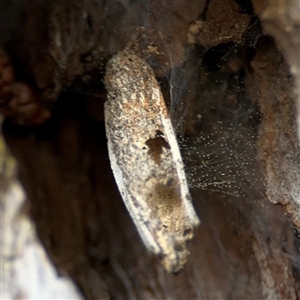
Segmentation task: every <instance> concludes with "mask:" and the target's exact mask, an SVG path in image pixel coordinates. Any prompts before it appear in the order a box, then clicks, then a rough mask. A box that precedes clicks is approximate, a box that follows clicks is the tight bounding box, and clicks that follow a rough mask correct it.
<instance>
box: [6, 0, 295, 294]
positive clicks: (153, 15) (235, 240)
mask: <svg viewBox="0 0 300 300" xmlns="http://www.w3.org/2000/svg"><path fill="white" fill-rule="evenodd" d="M252 2H253V3H252ZM252 2H250V1H234V0H226V1H224V0H209V1H199V0H198V1H196V0H195V1H180V0H175V1H151V2H149V3H148V2H145V1H123V0H122V1H121V0H120V1H117V0H115V1H98V2H94V1H90V0H84V1H76V0H74V1H71V2H70V1H52V2H51V4H47V3H45V2H43V1H30V2H27V1H19V0H15V1H13V2H11V3H12V4H10V5H8V4H7V3H4V1H2V2H1V3H0V4H1V6H0V8H1V9H0V11H1V13H0V20H1V21H0V32H1V34H0V42H1V47H2V50H1V53H0V103H1V111H2V115H3V116H4V117H5V118H6V119H5V121H4V123H3V135H4V137H2V138H1V151H2V152H1V157H2V162H1V213H2V216H1V217H2V223H1V231H2V239H1V268H2V277H3V279H2V280H3V284H2V289H3V290H2V291H1V292H2V296H3V295H4V298H5V297H6V298H9V299H30V298H34V297H36V298H42V297H48V298H51V299H56V298H57V299H58V298H63V297H64V298H69V299H71V298H76V299H298V298H300V263H299V261H300V250H299V249H300V235H299V230H300V185H299V182H300V170H299V168H300V161H299V158H300V152H299V135H297V132H298V131H299V126H298V123H297V122H299V120H300V119H299V115H300V114H299V108H298V106H299V105H298V103H299V102H300V100H299V99H300V92H299V91H300V87H299V82H300V77H299V74H300V63H299V56H298V54H299V47H300V46H299V45H300V44H299V36H300V35H299V34H300V27H299V20H300V9H299V3H298V2H297V1H288V0H286V1H281V2H280V3H279V2H273V1H269V0H265V1H256V0H253V1H252ZM128 45H129V46H130V47H132V48H134V51H135V52H136V53H137V54H138V55H139V56H140V57H141V58H142V59H144V60H145V61H147V62H148V63H149V64H150V66H151V68H152V69H153V70H154V72H155V75H156V77H157V78H158V79H159V81H160V84H161V90H162V92H163V95H164V97H165V101H166V103H167V104H168V106H169V109H170V114H171V117H172V121H173V124H174V127H175V128H176V131H177V133H178V139H179V142H180V145H181V152H182V156H183V160H184V162H185V168H186V173H187V177H188V181H189V185H190V190H191V194H192V198H193V204H194V207H195V209H196V211H197V214H198V215H199V217H200V219H201V225H200V226H199V228H198V230H197V231H196V233H195V236H194V239H193V240H192V241H191V242H190V243H189V245H188V248H189V251H190V253H191V254H190V256H189V259H188V262H187V264H186V266H185V267H184V269H183V271H182V272H181V273H180V274H179V275H177V276H174V275H170V274H167V273H165V272H164V270H163V268H162V266H161V264H160V262H159V259H158V258H156V257H154V256H153V255H151V254H149V253H148V252H147V251H146V248H145V246H144V245H143V243H142V241H141V239H140V237H139V235H138V233H137V230H136V228H135V226H134V224H133V222H132V220H131V219H130V216H129V214H128V212H127V210H126V208H125V206H124V204H123V202H122V199H121V197H120V195H119V192H118V189H117V187H116V184H115V182H114V178H113V175H112V172H111V169H110V163H109V160H108V153H107V146H106V137H105V128H104V122H103V103H104V102H105V100H106V91H105V88H104V86H103V83H102V80H103V74H104V73H105V65H106V62H107V61H108V59H110V58H111V57H112V56H113V55H114V54H116V53H117V52H118V51H120V50H123V49H124V48H125V47H126V46H128ZM297 126H298V127H297ZM9 151H10V152H9ZM9 153H11V155H12V156H13V157H14V158H12V156H11V155H10V154H9ZM32 257H33V258H32ZM53 267H54V268H55V269H53ZM28 274H32V276H29V275H28ZM38 274H39V275H38ZM49 274H50V275H49ZM31 279H32V281H30V280H31ZM12 286H13V287H14V288H11V287H12ZM34 287H36V288H34ZM54 292H56V293H54Z"/></svg>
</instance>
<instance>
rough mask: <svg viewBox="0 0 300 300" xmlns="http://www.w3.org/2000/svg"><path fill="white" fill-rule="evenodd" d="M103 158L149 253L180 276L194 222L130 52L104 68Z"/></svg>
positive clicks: (150, 88)
mask: <svg viewBox="0 0 300 300" xmlns="http://www.w3.org/2000/svg"><path fill="white" fill-rule="evenodd" d="M105 86H106V89H107V92H108V100H107V101H106V103H105V125H106V126H105V127H106V135H107V140H108V153H109V158H110V162H111V167H112V170H113V173H114V177H115V180H116V183H117V185H118V188H119V191H120V193H121V196H122V198H123V201H124V203H125V205H126V207H127V209H128V211H129V213H130V215H131V217H132V219H133V221H134V223H135V225H136V227H137V229H138V232H139V234H140V236H141V238H142V240H143V242H144V244H145V245H146V247H147V248H148V250H149V251H151V252H153V253H155V254H156V255H158V257H159V258H160V259H161V262H162V264H163V266H164V268H165V269H166V271H167V272H178V271H180V270H181V269H182V268H183V266H184V264H185V262H186V260H187V256H188V254H189V252H188V250H187V247H186V242H187V241H188V240H190V239H191V238H192V237H193V231H194V227H196V226H198V225H199V223H200V222H199V219H198V217H197V215H196V213H195V211H194V208H193V205H192V203H191V197H190V194H189V190H188V185H187V180H186V176H185V173H184V166H183V162H182V159H181V155H180V151H179V147H178V144H177V140H176V136H175V133H174V130H173V127H172V123H171V120H170V118H169V114H168V110H167V108H166V105H165V102H164V100H163V97H162V94H161V91H160V87H159V84H158V82H157V80H156V78H155V75H154V72H153V70H152V69H151V67H150V66H149V65H148V64H147V63H146V62H145V61H144V60H142V59H141V58H139V57H138V56H137V55H136V54H134V52H133V51H130V50H127V49H125V50H123V51H121V52H119V53H117V54H116V55H115V56H114V57H113V58H112V59H111V60H110V61H109V62H108V64H107V67H106V75H105Z"/></svg>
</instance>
